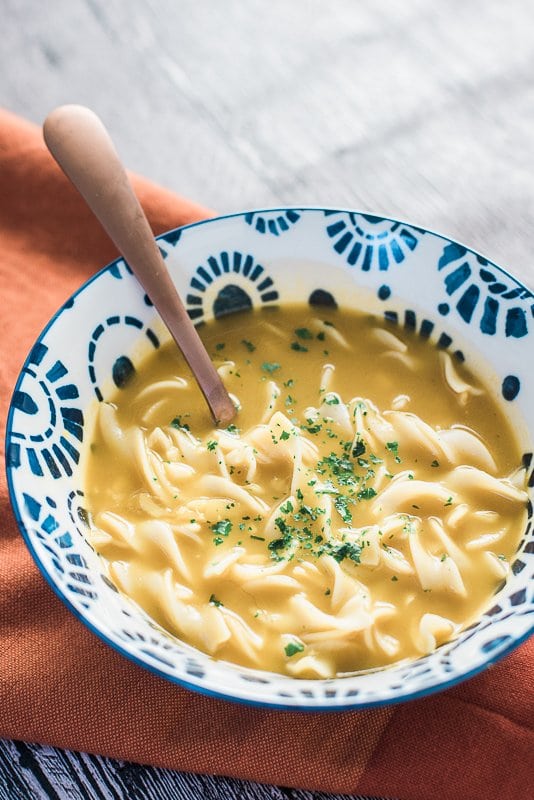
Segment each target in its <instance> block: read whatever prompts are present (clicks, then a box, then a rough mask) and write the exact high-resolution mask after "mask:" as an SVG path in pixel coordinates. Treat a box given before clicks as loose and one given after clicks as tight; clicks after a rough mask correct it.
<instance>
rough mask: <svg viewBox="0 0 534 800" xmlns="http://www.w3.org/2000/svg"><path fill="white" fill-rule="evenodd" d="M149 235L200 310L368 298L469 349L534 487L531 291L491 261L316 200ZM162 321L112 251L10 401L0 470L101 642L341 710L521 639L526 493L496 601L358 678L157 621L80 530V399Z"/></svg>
mask: <svg viewBox="0 0 534 800" xmlns="http://www.w3.org/2000/svg"><path fill="white" fill-rule="evenodd" d="M158 242H159V246H160V248H161V252H162V253H163V255H164V257H165V258H166V261H167V265H168V267H169V270H170V272H171V275H172V277H173V280H174V281H175V282H176V285H177V287H178V290H179V292H180V293H181V295H182V297H183V298H185V302H186V305H187V308H188V310H189V314H190V316H191V317H192V319H193V320H194V321H195V322H197V323H198V322H202V320H204V319H208V318H210V317H212V316H213V315H215V316H218V315H220V314H223V313H228V312H230V311H232V310H236V309H242V308H247V307H251V306H254V307H257V306H260V305H276V304H278V303H285V302H294V301H296V300H297V301H301V302H307V303H310V304H312V305H323V306H325V305H326V306H333V305H335V304H338V303H339V304H340V305H343V306H350V305H352V304H357V303H358V302H359V303H361V301H362V297H364V299H365V307H366V308H367V309H368V310H369V311H372V312H375V313H377V314H382V315H384V317H385V318H386V319H388V320H390V321H391V322H392V323H393V324H397V325H399V326H402V327H405V328H409V329H411V330H414V331H416V332H417V333H418V334H419V335H420V336H422V337H424V338H426V339H428V340H429V341H430V342H431V343H432V344H433V345H434V346H436V347H439V348H444V349H447V350H449V351H450V352H451V353H454V354H456V356H457V357H458V358H461V359H463V358H464V348H465V347H466V345H467V346H468V348H467V350H465V354H466V355H465V357H467V358H472V357H473V354H475V353H479V354H481V355H482V357H483V358H484V359H485V360H486V361H487V362H489V363H490V364H491V366H492V368H493V370H494V372H495V373H496V375H497V376H498V386H496V390H497V391H498V392H500V393H501V394H502V402H503V404H505V405H507V407H508V408H509V409H510V412H513V413H514V414H515V413H517V412H519V415H520V416H522V418H523V419H524V420H525V422H526V429H525V431H524V432H523V433H522V435H521V441H522V442H523V443H524V446H525V450H526V451H528V452H525V453H524V456H523V458H524V464H525V465H526V467H527V470H528V472H529V482H530V486H531V487H532V486H533V484H534V469H533V468H534V463H533V457H532V438H533V432H534V377H533V372H532V349H533V344H534V297H533V295H532V293H531V292H530V291H529V290H528V289H526V288H525V287H524V286H522V285H521V284H520V283H519V282H518V281H517V280H516V279H515V278H513V277H512V276H511V275H509V274H508V273H506V272H505V271H503V270H502V269H501V268H499V267H497V266H496V265H495V264H492V263H491V262H489V261H488V260H487V259H485V258H482V257H481V256H480V255H478V254H477V253H474V252H473V251H472V250H469V249H467V248H466V247H464V246H462V245H460V244H457V243H456V242H451V241H450V240H448V239H446V238H443V237H442V236H438V235H436V234H435V233H432V232H430V231H427V230H424V229H422V228H416V227H414V226H411V225H406V224H405V223H403V222H399V221H397V220H392V219H386V218H382V217H376V216H372V215H369V214H360V213H357V212H354V211H345V210H325V209H317V208H301V209H297V208H282V209H275V210H272V209H271V210H265V211H252V212H248V213H242V214H235V215H231V216H226V217H220V218H217V219H212V220H208V221H206V222H200V223H198V224H196V225H190V226H187V227H185V228H181V229H178V230H175V231H171V232H170V233H167V234H164V235H163V236H160V237H159V239H158ZM362 292H363V294H362ZM358 298H359V299H358ZM162 334H164V332H163V329H162V326H161V323H160V321H159V319H158V318H157V315H156V314H155V313H154V309H153V307H152V306H151V304H150V301H149V299H148V298H147V297H146V295H144V294H143V291H142V290H141V289H140V287H139V285H138V284H137V282H136V280H135V279H134V278H133V276H132V274H131V272H130V270H129V268H128V266H127V265H126V264H125V262H124V261H122V260H118V261H116V262H114V263H113V264H111V265H109V266H108V267H106V268H105V269H103V270H102V271H101V272H99V273H98V274H97V275H96V276H95V277H94V278H93V279H92V280H90V281H88V282H87V283H86V284H85V285H84V286H82V288H81V289H80V290H79V291H78V292H77V293H76V294H75V295H74V296H73V297H72V298H71V299H70V300H69V301H68V302H67V303H65V305H64V306H63V307H62V308H61V309H60V310H59V311H58V313H57V314H56V316H55V317H54V318H53V319H52V320H51V322H50V323H49V325H48V326H47V327H46V328H45V330H44V331H43V333H42V335H41V336H40V337H39V339H38V341H37V342H36V344H35V346H34V347H33V349H32V351H31V353H30V354H29V356H28V358H27V360H26V363H25V365H24V367H23V369H22V372H21V374H20V377H19V380H18V382H17V385H16V388H15V392H14V395H13V399H12V403H11V408H10V412H9V418H8V425H7V447H6V452H7V474H8V482H9V489H10V493H11V501H12V504H13V508H14V510H15V514H16V517H17V521H18V524H19V526H20V529H21V531H22V534H23V536H24V538H25V540H26V544H27V545H28V547H29V549H30V551H31V553H32V555H33V557H34V559H35V561H36V562H37V565H38V566H39V568H40V570H41V572H42V573H43V575H44V577H45V578H46V580H47V581H48V582H49V584H50V585H51V587H52V588H53V589H54V591H55V592H56V593H57V594H58V595H59V597H60V598H61V599H62V600H63V601H64V602H65V603H66V605H67V606H68V607H69V608H70V609H71V611H73V612H74V614H75V615H76V616H77V617H78V618H79V619H81V620H82V621H83V622H85V624H86V625H87V626H88V627H89V628H90V629H91V630H92V631H94V632H95V633H96V634H97V635H98V636H100V637H101V638H102V639H103V640H104V641H105V642H107V643H108V644H110V645H111V646H112V647H114V648H115V649H116V650H118V651H119V652H120V653H123V654H124V655H125V656H127V657H128V658H130V659H132V660H133V661H134V662H136V663H137V664H140V665H142V666H144V667H146V668H147V669H149V670H151V671H153V672H155V673H156V674H158V675H161V676H162V677H165V678H167V679H169V680H171V681H174V682H176V683H179V684H182V685H184V686H188V687H190V688H192V689H196V690H197V691H200V692H204V693H205V694H209V695H215V696H218V697H224V698H228V699H233V700H237V701H242V702H247V703H254V704H260V705H266V706H271V707H283V708H300V709H309V710H318V709H324V710H326V709H328V710H331V709H338V710H340V709H347V708H355V707H363V706H372V705H380V704H384V703H392V702H397V701H401V700H407V699H410V698H414V697H418V696H420V695H424V694H427V693H429V692H433V691H436V690H438V689H443V688H445V687H447V686H451V685H452V684H455V683H457V682H458V681H460V680H463V679H465V678H467V677H469V676H471V675H474V674H476V673H477V672H479V671H480V670H481V669H483V668H484V667H486V666H488V665H489V664H490V663H492V662H494V661H495V660H496V659H498V658H500V657H502V656H503V655H505V654H506V653H508V652H509V651H510V650H511V649H512V648H514V647H516V646H517V645H518V644H519V643H520V642H522V641H523V640H525V639H526V638H527V637H528V635H529V634H530V633H531V632H532V627H533V625H532V618H533V617H532V614H533V611H534V594H533V584H532V575H533V572H534V535H533V529H532V519H531V517H532V503H529V521H528V526H527V529H526V530H525V531H524V535H523V536H522V539H521V544H520V548H519V551H518V553H517V557H516V558H515V561H514V562H513V565H512V570H511V575H510V578H509V580H508V581H507V583H506V585H505V587H504V588H503V589H502V590H501V591H500V592H499V593H498V594H497V595H496V596H495V598H494V603H493V605H492V607H491V608H490V609H489V610H488V611H487V612H486V613H485V614H484V616H483V617H482V618H481V619H480V620H479V621H478V622H477V623H476V624H475V625H472V626H471V627H470V628H469V629H467V630H466V631H464V632H463V633H462V634H461V635H460V636H459V638H458V639H456V640H455V641H453V642H451V643H449V644H446V645H444V646H442V647H440V648H439V649H438V650H437V651H436V652H434V653H432V654H431V655H428V656H425V657H423V658H420V659H418V660H416V661H413V662H410V663H401V664H398V665H396V666H393V667H389V668H386V669H381V670H376V671H372V672H369V673H366V674H363V675H357V676H354V677H347V678H341V679H333V680H323V681H317V680H313V681H312V680H296V679H293V678H289V677H284V676H280V675H273V674H271V673H267V672H260V671H253V670H248V669H243V668H240V667H234V666H231V665H229V664H225V663H221V662H217V661H214V660H212V659H211V658H210V657H208V656H206V655H204V654H202V653H199V652H198V651H196V650H194V649H193V648H191V647H189V646H187V645H184V644H182V643H181V642H179V641H178V640H177V639H175V638H174V637H172V636H170V635H169V634H167V633H165V632H164V631H162V630H161V629H160V628H159V626H158V625H156V624H155V623H154V622H153V621H152V620H151V619H149V618H148V617H147V616H146V615H145V614H144V613H143V612H141V611H139V609H138V608H137V607H135V606H134V605H133V604H132V603H131V602H130V601H129V600H128V599H127V598H125V597H123V596H122V595H121V594H119V593H118V592H117V590H116V589H115V587H114V586H113V584H112V583H111V582H110V580H109V579H108V578H107V576H106V575H105V574H104V570H103V565H102V562H101V561H100V559H99V557H98V556H97V555H96V553H95V552H94V551H93V550H92V549H91V547H90V546H89V544H88V543H87V540H86V533H87V521H86V520H87V518H86V514H85V511H84V496H83V491H82V481H81V476H80V470H79V454H80V448H81V446H82V443H83V440H84V420H86V417H87V409H88V408H89V407H90V405H91V403H92V402H97V401H102V400H103V399H104V400H105V399H106V397H109V394H110V392H111V391H113V390H115V387H116V386H118V387H120V386H121V385H123V383H124V381H125V380H127V379H128V376H129V375H130V374H131V372H132V370H135V369H136V364H137V362H138V360H139V359H140V358H142V357H143V355H144V354H145V353H146V351H147V350H150V349H154V348H157V347H158V346H159V344H160V340H161V336H162ZM529 432H530V433H529ZM531 493H532V488H531Z"/></svg>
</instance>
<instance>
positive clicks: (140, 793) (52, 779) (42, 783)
mask: <svg viewBox="0 0 534 800" xmlns="http://www.w3.org/2000/svg"><path fill="white" fill-rule="evenodd" d="M122 798H134V799H135V800H154V798H158V800H191V798H202V799H203V800H219V799H220V798H224V800H351V798H348V796H341V795H326V794H323V793H321V792H306V791H298V790H296V789H286V788H282V787H277V786H264V785H261V784H258V783H251V782H249V781H238V780H233V779H231V778H224V777H217V778H215V777H212V776H209V775H193V774H190V773H180V772H173V771H171V770H165V769H158V768H156V767H143V766H139V765H138V764H130V763H127V762H124V761H117V760H113V759H109V758H103V757H99V756H90V755H87V754H84V753H72V752H69V751H63V750H59V749H57V748H53V747H44V746H39V745H35V744H25V743H23V742H8V741H1V740H0V800H122ZM352 800H372V798H362V797H360V796H353V798H352Z"/></svg>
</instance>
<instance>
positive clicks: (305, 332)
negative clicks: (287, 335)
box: [295, 328, 313, 339]
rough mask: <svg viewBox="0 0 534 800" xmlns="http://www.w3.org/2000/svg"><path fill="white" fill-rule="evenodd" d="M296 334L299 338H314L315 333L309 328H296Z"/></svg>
mask: <svg viewBox="0 0 534 800" xmlns="http://www.w3.org/2000/svg"><path fill="white" fill-rule="evenodd" d="M295 334H296V335H297V336H298V337H299V339H313V333H312V332H311V331H310V329H309V328H295Z"/></svg>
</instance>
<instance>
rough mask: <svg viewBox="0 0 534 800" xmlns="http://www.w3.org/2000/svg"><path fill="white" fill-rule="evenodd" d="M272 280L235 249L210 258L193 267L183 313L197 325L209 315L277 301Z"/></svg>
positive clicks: (253, 261) (249, 258) (249, 256)
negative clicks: (195, 267) (193, 270)
mask: <svg viewBox="0 0 534 800" xmlns="http://www.w3.org/2000/svg"><path fill="white" fill-rule="evenodd" d="M278 298H279V295H278V291H277V290H276V288H275V285H274V282H273V279H272V278H271V277H270V276H269V275H267V274H266V272H265V268H264V267H262V266H261V264H258V263H257V261H256V260H255V258H254V256H252V255H244V254H243V253H240V252H238V251H236V250H234V251H233V252H228V251H223V252H222V253H220V254H219V255H218V256H217V257H216V256H213V255H212V256H210V257H209V258H208V259H207V261H206V264H205V265H201V266H199V267H197V269H196V270H195V274H194V275H193V277H192V279H191V283H190V284H189V292H188V294H187V297H186V306H187V312H188V314H189V316H190V317H191V319H192V320H194V321H196V322H201V321H202V320H203V319H204V318H205V317H209V316H210V315H211V314H213V316H214V317H221V316H224V315H225V314H231V313H233V312H235V311H245V310H247V309H250V308H253V307H255V306H258V305H267V304H270V303H274V302H276V301H277V300H278Z"/></svg>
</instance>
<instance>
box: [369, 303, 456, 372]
mask: <svg viewBox="0 0 534 800" xmlns="http://www.w3.org/2000/svg"><path fill="white" fill-rule="evenodd" d="M384 319H385V320H386V321H387V322H390V323H392V324H393V325H402V326H403V327H404V328H405V329H406V330H407V331H413V332H414V333H417V335H418V336H420V337H421V338H422V339H430V337H431V336H432V334H433V333H434V328H435V324H434V323H433V322H432V320H430V319H426V318H423V319H422V320H421V322H420V324H419V326H418V322H417V314H416V312H415V311H413V309H409V308H407V309H406V310H405V312H404V318H403V319H399V314H398V312H397V311H390V310H386V311H384ZM435 345H436V347H437V348H439V349H440V350H449V349H451V348H452V345H453V339H452V336H449V334H448V333H445V331H442V332H441V333H440V334H439V336H438V337H437V339H436V340H435ZM451 352H452V355H453V356H454V357H455V358H457V359H458V361H465V356H464V354H463V352H462V351H461V350H451Z"/></svg>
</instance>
